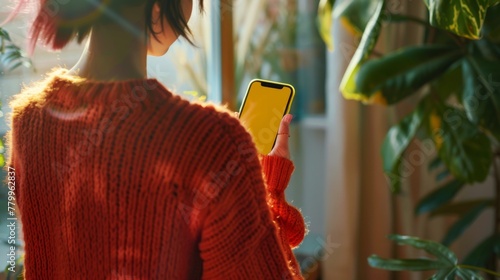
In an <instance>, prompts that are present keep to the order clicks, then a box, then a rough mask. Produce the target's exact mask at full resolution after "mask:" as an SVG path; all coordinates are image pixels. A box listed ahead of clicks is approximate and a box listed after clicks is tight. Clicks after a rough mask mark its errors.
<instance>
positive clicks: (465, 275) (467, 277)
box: [456, 268, 484, 280]
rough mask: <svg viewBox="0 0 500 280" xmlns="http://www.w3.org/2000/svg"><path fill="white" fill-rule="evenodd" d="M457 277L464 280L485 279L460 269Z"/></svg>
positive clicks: (470, 271) (457, 271)
mask: <svg viewBox="0 0 500 280" xmlns="http://www.w3.org/2000/svg"><path fill="white" fill-rule="evenodd" d="M456 273H457V276H458V277H460V278H461V279H463V280H483V279H484V278H483V277H481V276H479V275H477V274H476V272H474V271H472V270H469V269H463V268H459V269H457V270H456Z"/></svg>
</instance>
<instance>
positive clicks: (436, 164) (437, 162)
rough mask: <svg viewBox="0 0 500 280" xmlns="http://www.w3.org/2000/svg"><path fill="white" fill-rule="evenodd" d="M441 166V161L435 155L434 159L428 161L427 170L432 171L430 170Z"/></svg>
mask: <svg viewBox="0 0 500 280" xmlns="http://www.w3.org/2000/svg"><path fill="white" fill-rule="evenodd" d="M441 166H443V161H442V160H441V159H440V158H439V157H436V158H435V159H433V160H432V161H431V163H429V168H428V170H429V171H432V170H435V169H438V168H439V167H441Z"/></svg>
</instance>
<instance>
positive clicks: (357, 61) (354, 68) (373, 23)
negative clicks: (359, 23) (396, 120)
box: [340, 1, 385, 103]
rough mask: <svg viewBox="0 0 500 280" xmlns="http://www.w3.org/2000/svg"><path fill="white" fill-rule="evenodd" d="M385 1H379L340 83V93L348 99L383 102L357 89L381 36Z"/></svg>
mask: <svg viewBox="0 0 500 280" xmlns="http://www.w3.org/2000/svg"><path fill="white" fill-rule="evenodd" d="M384 3H385V1H379V2H378V3H377V8H376V9H375V12H374V13H373V15H372V17H371V18H370V20H369V21H368V24H367V25H366V28H365V32H364V33H363V36H362V37H361V42H360V43H359V46H358V48H357V49H356V52H355V53H354V56H353V57H352V59H351V62H349V66H348V67H347V70H346V72H345V74H344V77H342V81H341V83H340V91H341V92H342V94H343V95H344V97H345V98H346V99H355V100H361V101H363V102H381V103H383V102H384V101H383V100H377V96H372V97H371V98H368V97H367V96H366V95H364V94H362V93H360V92H359V91H358V90H357V88H356V82H355V79H356V76H357V73H358V71H359V69H360V67H361V65H362V64H363V63H365V62H366V61H367V60H368V58H369V57H370V54H371V53H372V51H373V48H374V47H375V44H376V43H377V40H378V36H379V35H380V28H381V25H382V11H383V8H384Z"/></svg>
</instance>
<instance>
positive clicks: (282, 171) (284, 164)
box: [261, 155, 295, 194]
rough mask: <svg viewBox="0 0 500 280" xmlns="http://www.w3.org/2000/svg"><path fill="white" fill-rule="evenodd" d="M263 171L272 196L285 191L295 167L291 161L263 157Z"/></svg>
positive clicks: (281, 158)
mask: <svg viewBox="0 0 500 280" xmlns="http://www.w3.org/2000/svg"><path fill="white" fill-rule="evenodd" d="M261 162H262V171H263V173H264V176H265V177H266V181H267V190H268V192H270V193H272V194H277V193H282V192H284V191H285V189H286V187H287V186H288V183H289V182H290V177H291V176H292V173H293V170H294V169H295V166H294V165H293V162H292V161H291V160H289V159H286V158H283V157H279V156H269V155H266V156H262V158H261Z"/></svg>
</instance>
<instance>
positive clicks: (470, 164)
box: [429, 104, 492, 183]
mask: <svg viewBox="0 0 500 280" xmlns="http://www.w3.org/2000/svg"><path fill="white" fill-rule="evenodd" d="M429 120H430V122H429V129H430V131H429V133H430V134H431V135H432V138H433V140H434V143H435V144H436V147H437V149H438V154H439V157H440V158H441V159H442V160H443V161H444V163H445V164H446V166H447V167H448V169H449V170H450V171H451V173H452V174H453V176H454V177H455V178H457V179H459V180H461V181H463V182H467V183H473V182H482V181H484V180H485V179H486V176H487V175H488V172H489V170H490V167H491V163H492V152H491V146H490V140H489V139H488V137H487V136H486V135H485V134H484V133H483V132H481V131H480V130H479V129H478V127H477V126H476V125H474V124H472V123H471V122H470V121H469V119H467V117H466V116H465V114H464V112H463V111H461V110H458V109H456V108H452V107H448V106H444V105H442V104H440V105H439V106H436V107H435V108H434V110H433V111H432V112H431V115H430V118H429Z"/></svg>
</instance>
